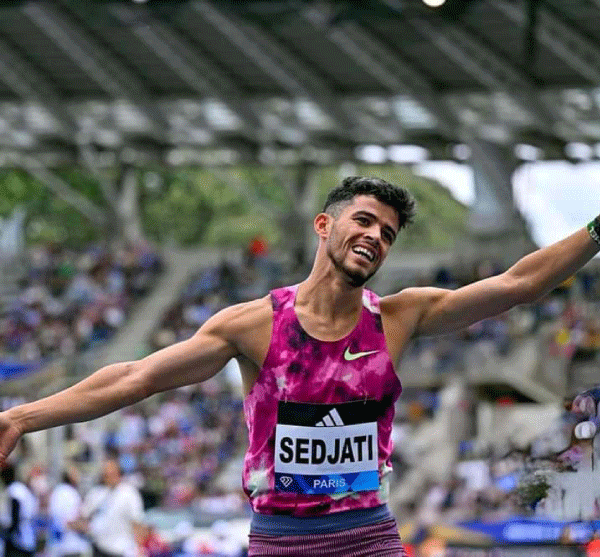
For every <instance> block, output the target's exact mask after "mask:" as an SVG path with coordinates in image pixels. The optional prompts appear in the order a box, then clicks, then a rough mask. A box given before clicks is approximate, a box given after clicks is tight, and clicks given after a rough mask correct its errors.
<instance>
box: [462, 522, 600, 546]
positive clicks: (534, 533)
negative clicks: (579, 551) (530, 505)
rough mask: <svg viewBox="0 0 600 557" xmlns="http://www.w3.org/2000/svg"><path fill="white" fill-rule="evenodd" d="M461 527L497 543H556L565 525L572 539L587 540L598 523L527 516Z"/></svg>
mask: <svg viewBox="0 0 600 557" xmlns="http://www.w3.org/2000/svg"><path fill="white" fill-rule="evenodd" d="M459 525H460V526H461V527H463V528H467V529H469V530H473V531H477V532H481V533H484V534H487V535H489V536H491V537H492V538H493V539H494V540H495V541H496V542H498V543H506V544H512V543H514V544H532V543H558V542H559V541H560V536H561V534H562V533H563V531H564V529H565V528H566V527H568V528H569V532H570V535H571V536H572V538H573V540H574V541H576V542H579V543H585V542H587V541H588V540H589V539H590V538H591V537H592V534H593V533H594V531H595V530H596V529H597V528H598V526H600V523H598V522H595V521H591V522H585V521H582V522H578V521H575V522H569V521H557V520H549V519H538V518H528V517H515V518H512V519H510V520H507V521H503V522H480V521H471V522H463V523H459Z"/></svg>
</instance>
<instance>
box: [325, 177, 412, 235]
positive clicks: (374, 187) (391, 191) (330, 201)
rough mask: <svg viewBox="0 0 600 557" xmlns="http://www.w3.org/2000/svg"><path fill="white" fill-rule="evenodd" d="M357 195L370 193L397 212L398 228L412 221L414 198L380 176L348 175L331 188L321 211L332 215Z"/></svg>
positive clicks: (337, 212)
mask: <svg viewBox="0 0 600 557" xmlns="http://www.w3.org/2000/svg"><path fill="white" fill-rule="evenodd" d="M357 195H372V196H373V197H374V198H375V199H377V201H379V202H381V203H384V204H385V205H389V206H390V207H392V208H393V209H395V210H396V213H398V230H402V229H403V228H404V227H405V226H407V225H409V224H410V223H412V222H413V220H414V217H415V200H414V198H413V196H412V195H411V194H410V193H409V192H408V190H406V189H404V188H401V187H398V186H394V185H393V184H390V183H389V182H386V181H385V180H382V179H381V178H368V177H363V176H349V177H348V178H345V179H344V180H343V181H342V183H341V184H340V185H339V186H337V187H336V188H334V189H332V190H331V191H330V192H329V195H328V196H327V199H326V200H325V205H324V206H323V212H324V213H328V214H330V215H332V216H334V217H337V216H338V215H339V209H341V207H342V206H345V205H346V204H347V203H345V202H352V200H353V199H354V198H355V197H356V196H357Z"/></svg>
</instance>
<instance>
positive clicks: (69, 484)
mask: <svg viewBox="0 0 600 557" xmlns="http://www.w3.org/2000/svg"><path fill="white" fill-rule="evenodd" d="M78 487H79V471H78V470H77V468H75V467H74V466H69V467H67V469H66V470H65V471H64V473H63V476H62V481H61V482H60V483H59V484H57V485H56V486H55V487H54V489H53V490H52V492H51V493H50V498H49V499H48V516H49V518H50V521H51V535H50V537H49V539H48V546H47V549H48V555H49V557H78V556H80V555H88V553H89V543H88V541H87V540H86V539H85V538H84V537H83V536H82V535H81V534H80V533H79V532H77V531H76V530H75V529H73V528H72V527H71V525H70V523H71V522H73V521H75V520H77V518H78V517H79V513H80V510H81V495H80V494H79V491H78Z"/></svg>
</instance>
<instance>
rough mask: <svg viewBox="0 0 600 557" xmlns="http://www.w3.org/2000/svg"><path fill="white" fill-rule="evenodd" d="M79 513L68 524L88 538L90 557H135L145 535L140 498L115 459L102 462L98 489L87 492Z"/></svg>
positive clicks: (146, 533)
mask: <svg viewBox="0 0 600 557" xmlns="http://www.w3.org/2000/svg"><path fill="white" fill-rule="evenodd" d="M81 514H82V516H81V517H80V518H79V519H77V520H75V521H72V522H71V523H70V525H71V527H73V528H76V529H77V530H78V531H79V532H82V533H85V534H86V535H87V536H88V537H89V538H90V539H91V542H92V549H93V556H94V557H137V556H138V554H139V551H140V545H141V544H142V541H143V540H144V539H145V538H147V536H148V532H147V530H146V529H145V528H144V508H143V504H142V497H141V495H140V493H139V491H138V489H137V488H136V487H134V486H133V485H131V484H130V483H129V482H127V481H126V480H125V479H124V478H123V475H122V472H121V468H120V466H119V462H118V460H116V459H107V460H106V461H105V462H104V464H103V466H102V487H100V488H98V489H95V490H93V491H90V493H89V494H88V498H87V499H86V501H84V504H83V506H82V513H81Z"/></svg>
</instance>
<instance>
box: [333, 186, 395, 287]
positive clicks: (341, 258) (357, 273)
mask: <svg viewBox="0 0 600 557" xmlns="http://www.w3.org/2000/svg"><path fill="white" fill-rule="evenodd" d="M397 233H398V213H396V210H395V209H394V208H393V207H390V206H389V205H386V204H384V203H381V202H380V201H377V199H375V198H374V197H372V196H370V195H358V196H356V197H355V198H354V199H353V200H352V203H351V204H349V205H348V206H346V207H344V208H343V209H342V211H341V213H340V215H339V216H338V217H337V219H334V221H333V224H332V227H331V232H330V234H329V237H328V238H327V255H328V256H329V258H330V260H331V262H332V263H333V265H334V266H335V268H336V269H338V270H339V271H340V272H341V273H342V274H343V275H344V277H345V278H346V280H347V282H348V283H349V284H350V285H351V286H356V287H358V286H362V285H363V284H364V283H365V282H367V280H369V279H370V278H371V277H372V276H373V275H374V274H375V272H376V271H377V269H379V267H381V265H382V263H383V261H384V260H385V258H386V256H387V254H388V251H389V249H390V247H391V245H392V244H393V242H394V240H395V239H396V235H397Z"/></svg>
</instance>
